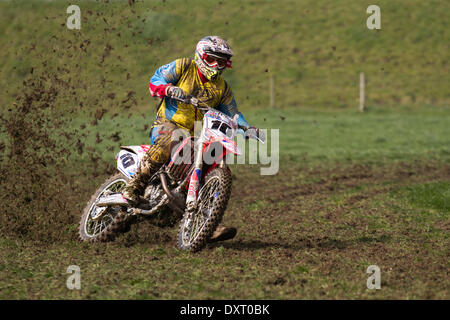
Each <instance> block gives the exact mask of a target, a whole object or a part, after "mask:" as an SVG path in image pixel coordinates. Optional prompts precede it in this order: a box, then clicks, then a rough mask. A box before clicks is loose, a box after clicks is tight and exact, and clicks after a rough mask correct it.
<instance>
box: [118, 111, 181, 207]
mask: <svg viewBox="0 0 450 320" xmlns="http://www.w3.org/2000/svg"><path fill="white" fill-rule="evenodd" d="M187 136H189V131H188V130H185V129H182V128H180V127H178V126H177V125H176V124H175V123H173V122H170V121H168V120H166V119H163V118H158V119H156V121H155V122H154V123H153V126H152V129H151V131H150V142H151V147H150V149H149V150H148V151H147V153H146V154H145V155H144V157H143V158H142V160H141V162H140V164H139V168H138V170H137V172H136V173H135V174H134V176H133V178H132V179H131V180H130V182H129V184H128V186H127V187H126V189H125V192H124V194H125V196H126V197H127V198H131V199H135V200H136V199H137V198H138V197H139V196H142V195H143V193H144V190H145V187H146V186H147V183H148V180H149V179H150V177H151V176H152V175H153V174H154V173H155V172H156V171H158V169H159V168H160V167H161V166H162V165H163V164H165V163H166V162H168V161H169V159H170V155H171V149H172V147H173V146H174V145H176V144H177V143H179V142H180V141H182V140H183V139H184V138H185V137H187Z"/></svg>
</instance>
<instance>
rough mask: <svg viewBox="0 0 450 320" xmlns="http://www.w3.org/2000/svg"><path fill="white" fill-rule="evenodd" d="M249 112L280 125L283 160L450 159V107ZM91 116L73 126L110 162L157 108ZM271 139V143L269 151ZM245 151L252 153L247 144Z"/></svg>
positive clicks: (144, 138)
mask: <svg viewBox="0 0 450 320" xmlns="http://www.w3.org/2000/svg"><path fill="white" fill-rule="evenodd" d="M143 114H144V115H145V113H143ZM245 117H246V119H247V120H248V121H249V122H250V123H251V124H252V125H255V126H257V127H260V128H266V129H268V131H269V134H268V136H269V137H270V129H278V130H279V154H280V157H281V159H282V160H290V161H294V162H303V163H323V162H335V161H339V162H347V163H352V162H353V163H355V162H362V163H379V162H389V161H405V160H412V159H439V160H442V161H448V160H449V159H450V127H449V126H448V123H449V121H450V110H449V109H448V108H440V109H435V108H426V107H422V108H418V107H416V108H395V109H394V108H388V107H377V108H372V109H370V110H369V111H368V112H365V113H360V112H358V111H354V110H330V109H325V110H313V109H301V110H298V109H295V108H289V109H284V110H278V109H262V110H259V111H257V112H256V111H251V110H250V111H248V112H245ZM90 119H91V118H88V117H77V118H74V119H73V121H72V123H71V126H72V127H73V128H79V127H80V126H81V125H86V130H85V131H86V132H88V134H87V136H86V137H85V139H84V140H83V142H84V143H85V145H86V146H90V147H93V148H95V150H96V154H98V155H99V156H101V157H102V159H104V160H105V161H108V162H110V161H113V160H114V158H113V156H114V154H115V153H116V152H117V151H118V147H119V145H138V144H148V143H149V139H148V136H149V130H150V127H151V124H152V122H153V119H154V112H153V110H150V111H149V113H147V114H146V115H145V118H144V117H143V116H142V115H135V116H133V117H131V118H128V116H125V115H118V116H116V117H114V118H112V119H111V117H110V116H108V115H106V116H105V117H104V118H103V119H102V120H100V121H98V123H97V124H96V125H95V126H92V125H89V123H90V121H91V120H90ZM97 133H99V136H100V139H101V140H102V141H101V142H100V143H97V141H98V140H97V138H96V134H97ZM115 133H118V137H119V138H120V140H119V141H114V140H113V139H112V138H111V136H112V135H114V134H115ZM271 143H273V142H271ZM271 143H269V144H268V145H267V148H268V150H269V154H270V147H271ZM108 148H109V149H108ZM241 149H243V148H241ZM246 154H247V157H248V144H247V148H246ZM247 161H248V159H247ZM247 163H248V162H247Z"/></svg>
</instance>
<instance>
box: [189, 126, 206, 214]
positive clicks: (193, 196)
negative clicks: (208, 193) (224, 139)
mask: <svg viewBox="0 0 450 320" xmlns="http://www.w3.org/2000/svg"><path fill="white" fill-rule="evenodd" d="M204 145H205V141H204V138H203V130H202V132H201V134H200V138H199V139H198V140H197V141H196V144H195V147H194V170H193V172H192V175H191V178H190V180H189V187H188V194H187V197H186V208H187V210H188V211H192V210H193V209H195V207H196V204H197V196H198V187H199V185H200V179H201V177H202V168H203V146H204Z"/></svg>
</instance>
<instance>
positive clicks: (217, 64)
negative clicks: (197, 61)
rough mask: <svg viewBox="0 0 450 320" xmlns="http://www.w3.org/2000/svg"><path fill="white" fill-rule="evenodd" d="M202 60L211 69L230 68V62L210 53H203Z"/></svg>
mask: <svg viewBox="0 0 450 320" xmlns="http://www.w3.org/2000/svg"><path fill="white" fill-rule="evenodd" d="M202 60H203V61H204V62H206V64H207V65H208V66H209V67H211V68H218V69H224V68H231V60H230V59H229V58H225V57H219V56H216V55H213V54H210V53H204V54H203V55H202Z"/></svg>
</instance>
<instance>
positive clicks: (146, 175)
mask: <svg viewBox="0 0 450 320" xmlns="http://www.w3.org/2000/svg"><path fill="white" fill-rule="evenodd" d="M160 167H161V164H160V163H156V162H154V161H152V160H151V159H149V158H148V157H146V159H142V162H141V165H140V166H139V169H138V170H137V172H136V173H135V174H134V175H133V177H132V178H131V180H130V181H129V182H128V185H127V186H126V187H125V190H124V191H123V192H122V195H123V197H124V198H125V199H126V200H127V201H128V202H130V203H132V204H136V203H139V202H141V197H142V196H143V195H144V191H145V188H146V187H147V184H148V181H149V179H150V178H151V176H152V175H153V174H155V173H156V171H158V169H159V168H160Z"/></svg>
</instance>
